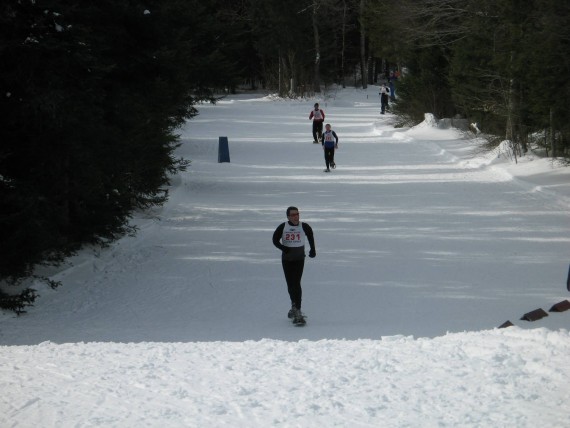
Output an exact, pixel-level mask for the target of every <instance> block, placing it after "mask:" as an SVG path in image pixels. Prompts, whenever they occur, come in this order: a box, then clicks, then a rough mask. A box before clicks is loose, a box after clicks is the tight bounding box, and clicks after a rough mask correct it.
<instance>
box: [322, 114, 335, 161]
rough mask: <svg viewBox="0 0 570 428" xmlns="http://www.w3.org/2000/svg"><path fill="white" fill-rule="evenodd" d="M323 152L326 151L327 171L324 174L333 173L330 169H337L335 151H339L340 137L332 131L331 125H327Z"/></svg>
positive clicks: (323, 137) (323, 139) (323, 140)
mask: <svg viewBox="0 0 570 428" xmlns="http://www.w3.org/2000/svg"><path fill="white" fill-rule="evenodd" d="M322 145H323V150H324V151H325V165H326V166H327V169H325V171H324V172H331V170H330V168H332V169H335V168H336V164H335V163H334V151H335V149H338V136H337V135H336V132H334V131H333V130H332V129H331V125H330V124H329V123H327V124H326V125H325V132H324V134H323V136H322Z"/></svg>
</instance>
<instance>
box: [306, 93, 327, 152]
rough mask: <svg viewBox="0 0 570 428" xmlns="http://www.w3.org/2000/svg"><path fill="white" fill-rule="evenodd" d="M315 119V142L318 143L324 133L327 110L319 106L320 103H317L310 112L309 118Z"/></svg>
mask: <svg viewBox="0 0 570 428" xmlns="http://www.w3.org/2000/svg"><path fill="white" fill-rule="evenodd" d="M311 119H312V120H313V143H315V144H318V142H319V141H320V139H321V135H322V134H323V122H324V121H325V112H324V111H322V110H321V109H320V108H319V103H315V108H314V109H313V110H312V111H311V113H310V114H309V120H311Z"/></svg>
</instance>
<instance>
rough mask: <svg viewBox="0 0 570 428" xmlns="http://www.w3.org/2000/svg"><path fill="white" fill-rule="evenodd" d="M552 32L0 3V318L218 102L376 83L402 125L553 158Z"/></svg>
mask: <svg viewBox="0 0 570 428" xmlns="http://www.w3.org/2000/svg"><path fill="white" fill-rule="evenodd" d="M569 18H570V3H567V2H560V1H557V0H530V1H522V0H496V1H491V0H400V1H398V2H390V1H387V0H263V1H262V0H238V1H234V0H210V1H197V0H163V1H158V0H150V1H144V2H143V1H129V0H113V1H105V0H103V1H90V0H86V1H84V2H70V1H63V0H53V1H42V0H19V1H18V0H7V1H5V2H3V3H2V5H0V84H1V86H2V90H1V91H0V115H1V116H0V117H1V118H2V126H1V127H0V141H1V144H0V201H1V202H0V203H1V207H0V240H1V245H0V306H1V307H4V308H10V309H13V310H16V311H21V310H23V308H24V307H25V305H26V304H31V303H32V302H33V300H34V298H35V293H34V292H33V290H31V289H29V288H27V282H26V281H28V280H29V279H30V278H34V276H33V275H34V272H35V269H36V267H37V266H40V265H42V264H51V263H55V264H57V263H59V262H61V261H62V260H63V259H64V258H65V257H66V256H68V255H70V254H72V253H73V252H74V251H76V250H77V249H78V248H80V247H81V246H82V245H85V244H87V243H92V244H96V245H105V244H107V243H109V242H112V241H113V240H115V239H117V238H118V237H120V236H122V235H124V234H125V233H129V232H131V231H132V228H131V227H130V226H129V223H128V220H129V218H130V216H131V215H132V213H133V212H134V210H136V209H144V208H148V207H152V206H155V205H160V204H162V203H164V202H165V200H166V195H167V194H166V192H165V189H166V187H167V186H168V184H169V177H171V176H172V175H173V174H176V173H177V172H179V171H183V170H184V169H185V168H187V167H188V164H189V162H190V161H191V160H186V159H179V158H177V157H176V155H175V149H176V147H177V144H178V139H177V135H176V130H177V128H178V127H179V126H180V125H181V124H182V123H184V122H185V121H186V120H188V119H191V118H192V117H193V116H195V115H196V114H198V110H197V109H196V105H197V103H198V102H201V101H212V102H213V101H215V99H216V97H217V96H219V95H220V94H221V93H227V92H233V91H237V90H251V89H264V90H268V91H273V92H276V93H278V94H279V95H280V96H283V97H303V96H313V95H315V94H318V93H320V95H319V96H326V91H327V90H328V88H330V87H331V86H332V85H335V84H336V85H340V86H349V85H350V86H358V87H366V86H367V85H370V84H377V83H380V82H383V81H384V80H385V79H386V78H387V77H388V73H389V72H390V71H393V72H398V73H399V75H400V77H399V78H398V81H397V83H396V88H397V92H396V95H397V103H396V104H395V106H394V108H395V110H393V111H394V112H395V113H396V114H397V115H398V116H399V118H400V122H401V123H417V122H419V121H421V120H423V115H424V113H426V112H430V113H433V114H434V115H435V116H436V117H439V118H442V117H454V116H459V117H462V118H466V119H468V120H469V122H470V123H477V126H478V128H479V129H480V130H481V131H483V132H484V133H486V134H488V135H490V136H493V137H490V138H489V140H490V141H491V143H492V142H493V140H496V141H497V142H498V141H502V140H505V139H506V140H508V141H509V142H510V145H511V148H512V152H513V154H515V155H516V156H520V155H523V154H524V153H525V152H526V151H527V150H528V149H529V147H530V145H531V144H532V145H533V146H540V147H543V148H544V149H545V150H546V153H547V155H549V156H556V157H568V151H569V149H570V142H569V138H570V112H569V109H568V107H567V105H568V100H569V98H570V83H569V80H568V76H569V75H570V59H569V58H568V55H567V52H568V51H569V43H570V25H569V24H570V22H569V21H570V19H569ZM44 280H46V281H48V282H49V280H47V279H46V278H44ZM51 284H52V285H53V286H55V285H56V284H54V283H51Z"/></svg>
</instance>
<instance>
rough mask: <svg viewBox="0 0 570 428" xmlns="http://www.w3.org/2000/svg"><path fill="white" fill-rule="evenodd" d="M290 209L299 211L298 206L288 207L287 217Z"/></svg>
mask: <svg viewBox="0 0 570 428" xmlns="http://www.w3.org/2000/svg"><path fill="white" fill-rule="evenodd" d="M291 211H299V208H297V207H289V208H287V217H289V213H290V212H291Z"/></svg>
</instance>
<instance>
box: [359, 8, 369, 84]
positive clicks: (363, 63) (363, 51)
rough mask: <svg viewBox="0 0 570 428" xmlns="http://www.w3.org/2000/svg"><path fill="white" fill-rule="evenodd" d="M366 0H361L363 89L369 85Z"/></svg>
mask: <svg viewBox="0 0 570 428" xmlns="http://www.w3.org/2000/svg"><path fill="white" fill-rule="evenodd" d="M365 4H366V0H360V70H361V71H362V89H366V88H367V87H368V66H367V64H366V29H365V27H364V9H365V8H364V6H365Z"/></svg>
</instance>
